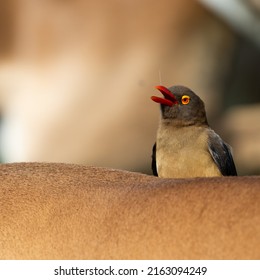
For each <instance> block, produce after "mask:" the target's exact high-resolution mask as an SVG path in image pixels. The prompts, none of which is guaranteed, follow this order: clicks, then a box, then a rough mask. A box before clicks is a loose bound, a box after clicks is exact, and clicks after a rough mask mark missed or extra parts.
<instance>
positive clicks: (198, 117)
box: [151, 86, 237, 178]
mask: <svg viewBox="0 0 260 280" xmlns="http://www.w3.org/2000/svg"><path fill="white" fill-rule="evenodd" d="M156 88H157V89H158V90H159V91H160V92H161V93H162V94H163V96H164V98H161V97H157V96H152V97H151V99H152V100H153V101H154V102H157V103H160V107H161V119H160V122H159V128H158V131H157V139H156V143H155V144H154V146H153V155H152V169H153V174H154V175H155V176H159V177H162V178H187V177H214V176H236V175H237V171H236V167H235V164H234V161H233V158H232V154H231V147H230V146H229V145H228V144H227V143H225V142H224V141H223V140H222V139H221V138H220V136H219V135H218V134H216V133H215V132H214V131H213V130H212V129H211V128H210V127H209V125H208V121H207V117H206V111H205V106H204V103H203V101H202V100H201V99H200V98H199V97H198V96H197V95H196V94H195V93H194V92H193V91H191V90H190V89H188V88H187V87H184V86H173V87H170V88H169V89H168V88H166V87H164V86H156Z"/></svg>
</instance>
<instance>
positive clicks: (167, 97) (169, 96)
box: [151, 86, 178, 107]
mask: <svg viewBox="0 0 260 280" xmlns="http://www.w3.org/2000/svg"><path fill="white" fill-rule="evenodd" d="M155 88H156V89H158V90H159V91H160V92H161V93H162V94H163V96H164V98H161V97H157V96H151V99H152V100H153V101H154V102H157V103H160V104H163V105H166V106H170V107H171V106H173V105H174V104H178V101H177V99H176V97H175V96H174V95H173V93H172V92H171V91H169V90H168V88H166V87H164V86H156V87H155Z"/></svg>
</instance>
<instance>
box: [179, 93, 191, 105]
mask: <svg viewBox="0 0 260 280" xmlns="http://www.w3.org/2000/svg"><path fill="white" fill-rule="evenodd" d="M181 103H182V104H183V105H187V104H189V103H190V97H189V95H183V96H182V98H181Z"/></svg>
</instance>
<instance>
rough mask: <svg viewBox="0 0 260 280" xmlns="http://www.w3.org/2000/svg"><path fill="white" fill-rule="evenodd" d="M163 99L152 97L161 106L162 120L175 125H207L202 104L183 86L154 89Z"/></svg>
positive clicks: (197, 97)
mask: <svg viewBox="0 0 260 280" xmlns="http://www.w3.org/2000/svg"><path fill="white" fill-rule="evenodd" d="M156 88H157V89H158V90H159V91H160V92H161V93H162V94H163V96H164V98H161V97H157V96H152V97H151V99H152V100H153V101H154V102H157V103H160V104H161V112H162V119H163V120H164V121H166V122H170V123H174V124H175V125H180V126H188V125H207V124H208V123H207V117H206V111H205V106H204V102H203V101H202V100H201V99H200V98H199V96H197V95H196V94H195V93H194V92H193V91H191V90H190V89H189V88H187V87H184V86H173V87H170V88H169V89H168V88H166V87H164V86H157V87H156Z"/></svg>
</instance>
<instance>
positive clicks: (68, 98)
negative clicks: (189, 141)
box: [0, 0, 260, 174]
mask: <svg viewBox="0 0 260 280" xmlns="http://www.w3.org/2000/svg"><path fill="white" fill-rule="evenodd" d="M252 2H254V5H253V4H252V9H253V11H254V13H258V12H259V10H258V8H259V6H257V4H258V3H259V2H258V1H257V0H255V1H252ZM0 5H1V6H0V110H1V111H0V112H1V131H0V132H1V134H0V148H1V151H0V156H1V160H2V162H13V161H55V162H72V163H84V164H88V165H98V166H106V167H112V168H121V169H127V170H133V171H141V172H145V173H150V172H151V171H150V163H151V148H152V145H153V143H154V140H155V135H156V128H157V123H158V117H159V107H158V106H157V105H156V104H155V103H153V102H151V101H150V95H153V94H155V93H156V90H155V89H154V86H155V85H158V84H159V83H160V81H159V76H161V80H162V81H161V82H162V84H163V85H165V86H171V85H174V84H183V85H186V86H188V87H190V88H191V89H193V90H194V91H195V92H196V93H197V94H199V95H200V96H201V97H202V99H203V100H204V101H205V103H206V108H207V112H208V117H209V122H210V123H211V126H212V127H213V128H214V129H215V130H216V131H217V132H218V133H219V134H220V135H221V136H222V138H224V140H226V141H227V142H229V143H230V144H231V145H232V146H233V149H234V158H235V161H236V163H237V167H238V171H239V173H240V174H260V144H259V143H260V105H259V103H260V72H259V71H260V51H259V46H258V45H257V43H256V42H254V40H250V39H248V38H247V36H245V34H240V32H239V30H238V29H236V28H233V26H232V25H230V24H229V22H227V21H225V20H224V19H223V18H221V17H220V16H219V15H216V14H215V13H214V11H212V10H209V9H208V8H207V7H205V6H203V5H202V4H201V3H199V2H197V1H190V0H161V1H151V0H150V1H148V0H141V1H130V0H124V1H119V0H109V1H104V0H103V1H101V0H64V1H61V0H52V1H51V0H20V1H15V0H1V2H0ZM159 72H160V75H159Z"/></svg>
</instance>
